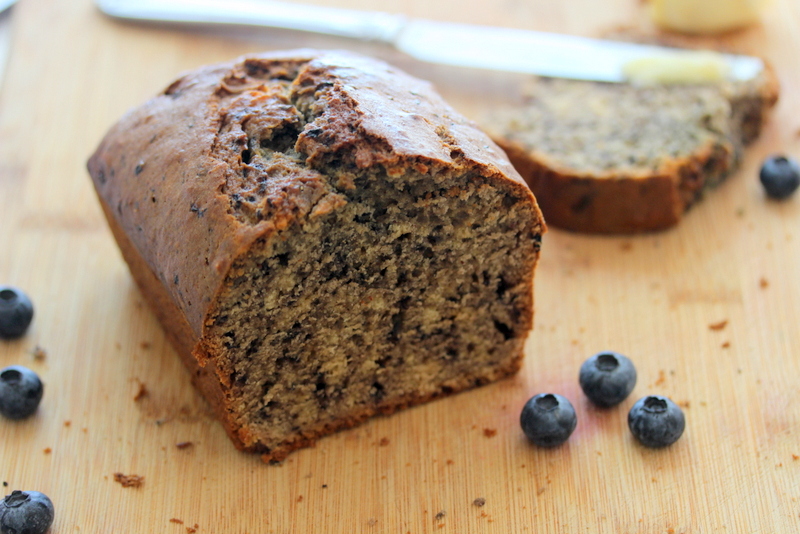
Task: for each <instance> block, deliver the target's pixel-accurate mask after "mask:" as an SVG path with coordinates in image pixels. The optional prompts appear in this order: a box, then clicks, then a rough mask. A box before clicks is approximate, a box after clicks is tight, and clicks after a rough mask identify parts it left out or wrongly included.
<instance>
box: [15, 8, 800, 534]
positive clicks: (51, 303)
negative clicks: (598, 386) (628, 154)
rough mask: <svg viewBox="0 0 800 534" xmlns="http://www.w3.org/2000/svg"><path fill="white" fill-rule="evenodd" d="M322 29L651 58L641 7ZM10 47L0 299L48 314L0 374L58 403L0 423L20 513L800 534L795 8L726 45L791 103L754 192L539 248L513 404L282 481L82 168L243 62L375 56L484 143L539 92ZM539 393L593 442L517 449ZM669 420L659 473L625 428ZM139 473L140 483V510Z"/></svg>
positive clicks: (369, 439)
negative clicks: (503, 102) (217, 412)
mask: <svg viewBox="0 0 800 534" xmlns="http://www.w3.org/2000/svg"><path fill="white" fill-rule="evenodd" d="M319 3H322V2H321V1H320V2H319ZM325 3H326V4H328V5H346V6H349V7H356V8H381V9H384V10H387V11H394V12H402V13H407V14H409V15H414V16H422V17H428V18H435V19H443V20H444V19H447V20H455V21H459V22H473V23H488V24H495V25H505V26H513V27H519V28H530V29H537V30H551V31H558V32H569V33H576V34H582V35H599V34H603V33H606V32H608V31H611V30H613V29H614V28H616V27H618V26H631V27H634V28H637V29H638V30H640V31H644V32H651V31H653V30H652V28H651V27H650V26H649V23H648V20H647V17H646V16H645V14H644V11H643V9H644V6H643V4H642V3H641V2H639V1H638V0H609V1H605V2H596V1H594V0H564V1H562V2H552V1H550V0H526V1H521V0H508V1H504V2H479V1H477V0H470V1H466V0H461V1H458V0H439V1H438V2H423V1H420V0H415V1H412V2H399V1H393V2H384V3H379V2H376V1H374V0H349V1H345V0H342V1H341V2H335V1H334V0H329V1H327V2H325ZM11 31H12V39H11V56H10V59H9V63H8V69H7V72H6V76H5V79H4V82H3V86H2V92H0V283H10V284H14V285H17V286H20V287H23V288H25V289H27V290H28V291H29V293H30V294H31V296H32V298H33V299H34V302H35V304H36V306H37V308H36V317H35V320H34V323H33V326H32V329H31V331H30V332H29V334H28V335H27V336H26V337H25V338H23V339H21V340H19V341H15V342H2V343H0V366H6V365H11V364H25V365H28V366H30V367H31V368H33V369H35V370H36V371H37V372H38V373H39V374H40V375H41V377H42V379H43V380H44V382H45V384H46V385H45V388H46V389H45V397H44V400H43V402H42V405H41V407H40V409H39V411H38V413H37V414H36V416H35V417H33V418H32V419H30V420H27V421H24V422H19V423H12V422H9V421H0V480H2V481H3V488H2V489H3V491H4V492H5V493H10V491H11V490H12V489H35V490H39V491H42V492H44V493H46V494H48V495H49V496H50V497H51V498H52V500H53V502H54V503H55V507H56V520H55V523H54V526H53V528H52V532H53V533H57V534H65V533H73V532H76V533H77V532H85V533H150V532H154V533H167V534H170V533H175V534H183V533H185V532H190V531H193V530H192V529H195V528H196V531H197V532H200V533H232V534H244V533H249V534H261V533H271V532H275V533H290V532H292V533H293V532H296V533H317V532H320V533H325V532H331V533H350V532H365V533H384V532H385V533H406V532H409V533H412V534H417V533H427V532H442V533H471V532H474V533H511V532H515V533H516V532H531V533H533V532H536V533H548V532H553V533H578V532H589V533H613V534H625V533H642V534H652V533H709V532H726V533H736V534H738V533H791V532H798V531H800V380H799V379H798V376H800V333H799V332H798V322H799V321H800V298H798V297H800V276H798V261H800V196H797V197H795V198H793V199H790V200H788V201H787V202H782V203H779V202H774V201H769V200H767V199H765V197H764V194H763V192H762V190H761V187H760V185H759V183H758V180H757V172H758V167H759V165H760V161H761V160H762V159H763V157H764V156H766V155H767V154H769V153H773V152H784V153H787V154H790V155H794V156H800V137H798V129H799V128H800V103H798V99H797V96H796V95H797V94H800V64H798V61H797V58H798V54H799V53H800V4H798V3H797V2H796V0H775V1H774V2H773V5H772V7H771V8H770V9H769V10H768V11H767V12H766V13H765V14H764V17H763V22H762V24H760V25H757V26H755V27H753V28H750V29H748V30H745V31H743V32H739V33H736V34H732V35H728V36H725V37H724V38H721V39H719V40H718V41H720V42H722V43H724V44H725V45H726V46H729V47H734V48H738V49H740V50H743V51H747V52H751V53H758V54H762V55H764V56H765V57H767V58H768V59H769V60H770V61H772V63H773V64H774V66H775V68H776V70H777V73H778V77H779V78H780V82H781V84H782V88H783V98H782V100H781V102H780V104H779V105H778V107H777V109H776V111H775V113H774V115H773V117H772V120H771V122H770V123H769V125H768V127H767V129H766V131H765V132H764V134H763V136H762V138H761V139H760V140H759V141H758V142H757V143H756V144H755V145H754V146H753V147H752V148H751V149H750V150H749V151H748V153H747V156H746V158H745V161H744V164H743V167H742V169H741V171H740V172H738V173H737V174H736V175H735V176H733V177H732V178H731V179H730V180H729V181H728V182H727V183H725V184H724V185H723V186H722V187H721V188H719V190H717V191H715V192H714V193H713V194H712V195H709V197H708V198H707V199H706V200H705V201H704V202H703V203H701V204H699V205H698V206H697V207H696V208H694V209H692V210H691V212H690V213H689V214H688V216H687V217H686V219H685V220H684V221H683V222H682V223H681V225H680V226H679V227H678V228H677V229H675V230H672V231H668V232H664V233H660V234H655V235H648V236H641V237H628V238H626V237H613V238H608V237H586V236H581V235H577V234H569V233H565V232H561V231H558V230H554V229H553V230H551V231H550V232H549V233H548V234H547V235H546V237H545V240H544V243H543V250H542V259H541V263H540V266H539V269H538V271H537V275H536V290H535V298H536V319H535V330H534V332H533V333H532V335H531V337H530V338H529V341H528V343H527V347H526V354H527V357H526V361H525V365H524V367H523V369H522V371H521V372H520V373H519V374H518V375H517V376H516V377H515V378H513V379H509V380H506V381H503V382H500V383H497V384H494V385H490V386H486V387H483V388H480V389H478V390H474V391H472V392H468V393H464V394H460V395H456V396H454V397H451V398H447V399H443V400H440V401H436V402H433V403H431V404H428V405H425V406H420V407H417V408H413V409H410V410H407V411H405V412H402V413H398V414H396V415H393V416H390V417H379V418H376V419H374V420H372V421H370V422H368V423H367V424H364V425H363V426H361V427H358V428H355V429H352V430H348V431H344V432H340V433H338V434H336V435H334V436H332V437H329V438H326V439H323V440H321V441H320V442H319V443H318V445H317V446H316V447H315V448H312V449H307V450H303V451H300V452H297V453H295V454H293V455H292V456H290V458H289V459H287V460H286V461H285V462H284V463H283V464H282V465H281V466H278V467H275V466H269V465H265V464H263V463H261V461H260V460H259V459H258V458H257V457H254V456H249V455H246V454H242V453H239V452H237V451H235V450H234V448H233V446H232V445H231V444H230V443H229V441H228V439H227V437H226V436H225V434H224V432H223V430H222V428H221V427H220V426H219V425H218V424H217V423H215V422H214V420H213V419H211V417H210V416H209V414H208V410H207V408H206V405H205V404H204V402H203V400H202V399H201V398H200V397H199V396H198V394H197V393H196V392H195V391H194V390H193V389H192V387H191V386H190V384H189V377H188V374H187V372H186V371H184V369H183V368H182V367H181V364H180V362H179V360H178V358H177V356H176V355H175V353H174V352H173V351H172V349H171V348H170V347H169V346H168V344H167V343H166V341H165V338H164V335H163V333H162V331H161V330H160V329H159V326H158V325H157V324H156V322H155V320H154V318H153V315H152V314H151V313H150V311H149V310H148V309H147V308H146V307H145V306H144V305H143V301H142V297H141V295H140V294H139V293H138V291H137V289H136V288H135V286H134V285H133V282H132V281H131V278H130V276H129V274H128V272H127V268H126V266H125V265H124V263H123V262H122V260H121V257H120V254H119V252H118V251H117V248H116V246H115V244H114V242H113V239H112V237H111V234H110V233H109V231H108V229H107V227H106V225H105V222H104V220H103V219H102V215H101V212H100V209H99V206H98V204H97V202H96V199H95V197H94V193H93V191H92V188H91V185H90V181H89V179H88V176H87V173H86V171H85V161H86V159H87V157H88V156H89V154H90V153H91V152H92V151H93V149H94V147H95V145H96V144H97V143H98V142H99V140H100V138H101V136H102V135H103V133H104V132H105V130H106V129H107V128H108V127H109V126H110V125H111V124H112V123H113V122H114V121H115V120H116V119H117V118H118V117H119V116H120V115H121V114H122V113H123V112H124V111H125V110H126V109H128V108H130V107H132V106H134V105H136V104H138V103H140V102H142V101H143V100H145V99H146V98H148V97H149V96H150V95H152V94H154V93H156V92H157V91H159V90H161V89H162V88H163V87H164V86H166V85H167V84H168V83H169V82H170V81H171V80H172V79H173V78H174V77H175V75H176V74H177V73H178V72H180V71H183V70H186V69H190V68H194V67H196V66H199V65H201V64H205V63H210V62H215V61H222V60H227V59H230V58H232V57H235V56H237V55H239V54H243V53H246V52H250V51H260V50H267V49H279V48H292V47H297V46H304V45H311V46H321V47H339V48H351V49H354V50H357V51H361V52H365V53H370V54H374V55H376V56H379V57H382V58H384V59H386V60H389V61H391V62H393V63H395V64H397V65H399V66H400V67H402V68H404V69H406V70H407V71H409V72H411V73H413V74H415V75H418V76H421V77H425V78H429V79H431V80H432V81H433V82H434V83H435V84H436V85H437V87H438V88H439V89H440V91H441V92H442V93H443V94H444V96H445V97H446V98H448V99H449V100H450V101H451V102H452V103H453V104H454V105H455V106H456V107H458V108H459V109H461V110H462V111H463V112H464V113H465V114H467V115H470V116H473V117H477V116H478V115H479V114H480V113H482V112H485V111H486V110H488V109H490V106H491V102H493V101H495V100H496V99H498V98H500V99H502V98H505V97H508V96H509V95H512V94H513V93H514V92H515V91H516V90H517V85H518V83H519V81H520V80H519V77H514V76H506V75H495V74H492V75H483V74H481V73H477V72H468V71H459V70H457V69H452V68H445V67H435V66H431V65H423V64H419V63H415V62H413V61H410V60H408V59H406V58H403V57H402V56H400V55H399V54H398V53H396V52H393V51H391V50H389V49H387V48H383V47H381V46H378V45H369V44H363V43H353V42H350V41H347V40H344V39H334V38H326V37H319V36H308V35H301V34H296V33H292V32H286V31H254V30H247V31H240V32H234V31H227V30H226V31H221V30H210V29H191V30H190V29H181V28H175V27H165V26H150V25H136V24H122V23H119V22H116V21H113V20H110V19H108V18H106V17H104V16H102V15H101V14H100V13H99V12H98V11H97V10H96V9H95V8H94V7H93V5H92V4H91V2H90V1H89V0H71V1H57V0H21V1H20V3H19V4H18V5H17V6H16V7H15V8H14V12H13V14H12V20H11ZM720 321H727V324H726V326H725V327H724V328H722V329H719V330H712V329H710V328H709V325H711V324H712V323H718V322H720ZM37 346H38V347H40V348H41V349H43V350H44V351H46V357H45V358H44V359H43V360H37V359H35V358H34V357H33V355H32V351H33V350H34V349H35V347H37ZM607 349H613V350H618V351H620V352H623V353H625V354H627V355H629V356H630V357H631V358H632V359H633V360H634V362H635V363H636V365H637V367H638V370H639V383H638V384H637V386H636V389H635V390H634V393H633V395H632V396H631V398H629V399H628V400H627V401H625V403H623V405H622V406H620V407H618V408H615V409H611V410H599V409H596V408H593V407H591V406H590V405H589V404H588V401H587V400H586V399H585V398H584V397H583V396H582V393H581V392H580V389H579V386H578V381H577V373H578V368H579V366H580V364H581V362H582V361H583V360H584V359H585V358H586V357H588V356H590V355H591V354H593V353H595V352H597V351H600V350H607ZM544 391H553V392H557V393H561V394H563V395H565V396H566V397H568V398H569V399H570V400H571V401H572V402H573V404H574V405H575V408H576V410H577V413H578V418H579V423H578V427H577V430H576V431H575V433H574V434H573V436H572V438H571V439H570V441H569V442H568V443H567V444H566V445H565V446H562V447H560V448H557V449H554V450H541V449H537V448H535V447H533V446H531V445H530V444H529V443H527V442H526V440H525V439H524V436H523V435H522V433H521V431H520V429H519V423H518V419H519V412H520V408H521V406H522V404H523V403H524V402H525V401H526V400H527V399H528V398H529V397H530V396H532V395H533V394H535V393H538V392H544ZM140 393H141V394H140ZM648 393H658V394H665V395H669V396H670V397H672V398H673V399H674V400H675V401H677V402H679V403H681V404H682V405H683V406H684V410H685V413H686V419H687V427H686V432H685V435H684V436H683V438H681V440H680V441H679V442H678V443H676V444H675V445H674V446H672V447H670V448H668V449H666V450H648V449H645V448H643V447H641V446H640V445H638V444H637V443H636V442H635V441H634V439H633V438H632V437H631V435H630V433H629V432H628V429H627V425H626V416H627V410H628V408H630V406H631V405H632V403H633V402H634V401H635V400H636V399H637V398H639V397H641V396H644V395H646V394H648ZM137 394H138V395H137ZM137 396H138V400H136V398H137ZM185 442H189V443H191V445H190V446H187V447H185V448H179V447H178V446H177V444H179V443H185ZM118 472H119V473H123V474H125V475H139V476H142V477H144V482H143V484H142V485H141V487H138V488H125V487H123V486H122V485H120V484H118V483H117V482H115V481H114V474H115V473H118ZM476 499H485V505H484V506H482V507H479V506H477V505H476V504H474V501H475V500H476Z"/></svg>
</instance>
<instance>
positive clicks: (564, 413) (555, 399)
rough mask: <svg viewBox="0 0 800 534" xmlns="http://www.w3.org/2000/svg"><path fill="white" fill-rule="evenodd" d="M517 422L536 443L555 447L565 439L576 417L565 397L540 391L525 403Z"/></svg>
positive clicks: (575, 422) (541, 445) (576, 422)
mask: <svg viewBox="0 0 800 534" xmlns="http://www.w3.org/2000/svg"><path fill="white" fill-rule="evenodd" d="M519 423H520V425H521V426H522V431H523V432H525V435H526V436H528V439H530V440H531V441H532V442H534V443H535V444H536V445H539V446H540V447H555V446H556V445H561V444H562V443H564V442H565V441H567V439H568V438H569V436H570V434H572V431H573V430H575V425H577V424H578V418H577V416H576V415H575V409H574V408H573V407H572V404H570V402H569V401H568V400H567V399H566V398H564V397H562V396H561V395H557V394H555V393H541V394H539V395H536V396H535V397H533V398H531V399H530V400H528V402H526V403H525V406H524V407H523V408H522V414H520V417H519Z"/></svg>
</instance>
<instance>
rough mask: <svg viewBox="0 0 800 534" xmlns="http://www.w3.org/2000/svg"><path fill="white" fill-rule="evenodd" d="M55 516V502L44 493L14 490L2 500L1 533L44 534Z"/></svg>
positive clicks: (0, 513) (0, 505) (0, 508)
mask: <svg viewBox="0 0 800 534" xmlns="http://www.w3.org/2000/svg"><path fill="white" fill-rule="evenodd" d="M54 516H55V510H54V509H53V503H52V501H50V499H49V498H48V497H47V495H45V494H44V493H39V492H38V491H18V490H14V491H12V492H11V495H6V496H5V498H4V499H3V500H2V501H0V534H44V533H45V532H47V529H49V528H50V525H52V524H53V518H54Z"/></svg>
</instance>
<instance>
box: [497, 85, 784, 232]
mask: <svg viewBox="0 0 800 534" xmlns="http://www.w3.org/2000/svg"><path fill="white" fill-rule="evenodd" d="M777 98H778V86H777V82H776V79H775V77H774V75H773V73H772V71H771V70H766V71H765V72H764V73H763V74H762V76H760V77H759V78H758V79H755V80H751V81H749V82H737V83H728V82H726V83H715V84H704V85H684V84H674V85H647V86H637V85H632V84H613V83H600V82H590V81H575V80H560V79H546V78H540V79H536V80H534V82H533V83H532V85H531V87H530V89H529V90H528V91H527V92H526V96H525V99H524V102H521V103H519V104H516V105H510V106H508V107H506V108H504V109H495V110H492V111H491V113H489V114H487V117H486V120H485V121H484V126H485V128H486V129H487V131H489V133H490V135H491V136H492V137H493V138H494V140H495V141H496V142H497V143H498V144H500V146H502V147H503V149H504V150H505V151H506V153H507V154H508V155H509V157H510V159H511V161H512V162H513V163H514V165H515V167H516V168H517V170H518V171H519V172H520V173H521V174H522V176H523V177H524V178H525V180H526V181H527V182H528V184H529V185H530V186H531V189H532V190H533V192H534V194H535V195H536V198H537V200H538V201H539V204H540V206H541V208H542V212H543V213H544V216H545V219H546V220H547V223H548V224H549V225H551V226H557V227H561V228H565V229H568V230H574V231H579V232H587V233H637V232H648V231H654V230H663V229H666V228H669V227H671V226H673V225H675V224H676V223H677V222H678V221H679V220H680V218H681V217H682V215H683V213H684V212H685V211H686V210H687V209H688V208H689V207H690V206H691V205H692V204H693V203H695V202H696V201H697V200H699V199H700V198H701V197H702V195H703V194H704V192H705V191H706V190H708V189H710V188H712V187H714V186H716V185H717V184H719V183H720V182H721V181H722V180H723V179H724V178H725V177H726V176H728V175H729V174H730V173H731V172H733V171H734V170H735V169H736V168H737V166H738V165H739V162H740V159H741V157H742V147H743V146H744V145H745V144H747V143H749V142H751V141H753V140H754V139H755V138H756V137H757V136H758V135H759V133H760V131H761V128H762V125H763V124H764V121H765V117H766V114H767V112H768V111H769V110H770V109H771V108H772V107H773V106H774V105H775V102H776V101H777Z"/></svg>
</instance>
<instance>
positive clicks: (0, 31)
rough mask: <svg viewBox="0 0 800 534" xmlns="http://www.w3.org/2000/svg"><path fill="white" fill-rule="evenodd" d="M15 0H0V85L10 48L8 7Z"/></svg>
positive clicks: (9, 15)
mask: <svg viewBox="0 0 800 534" xmlns="http://www.w3.org/2000/svg"><path fill="white" fill-rule="evenodd" d="M16 1H17V0H0V86H2V83H3V74H4V73H5V71H6V63H7V62H8V52H9V48H11V13H10V10H9V9H8V8H10V7H11V6H12V5H13V4H14V3H16Z"/></svg>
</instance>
